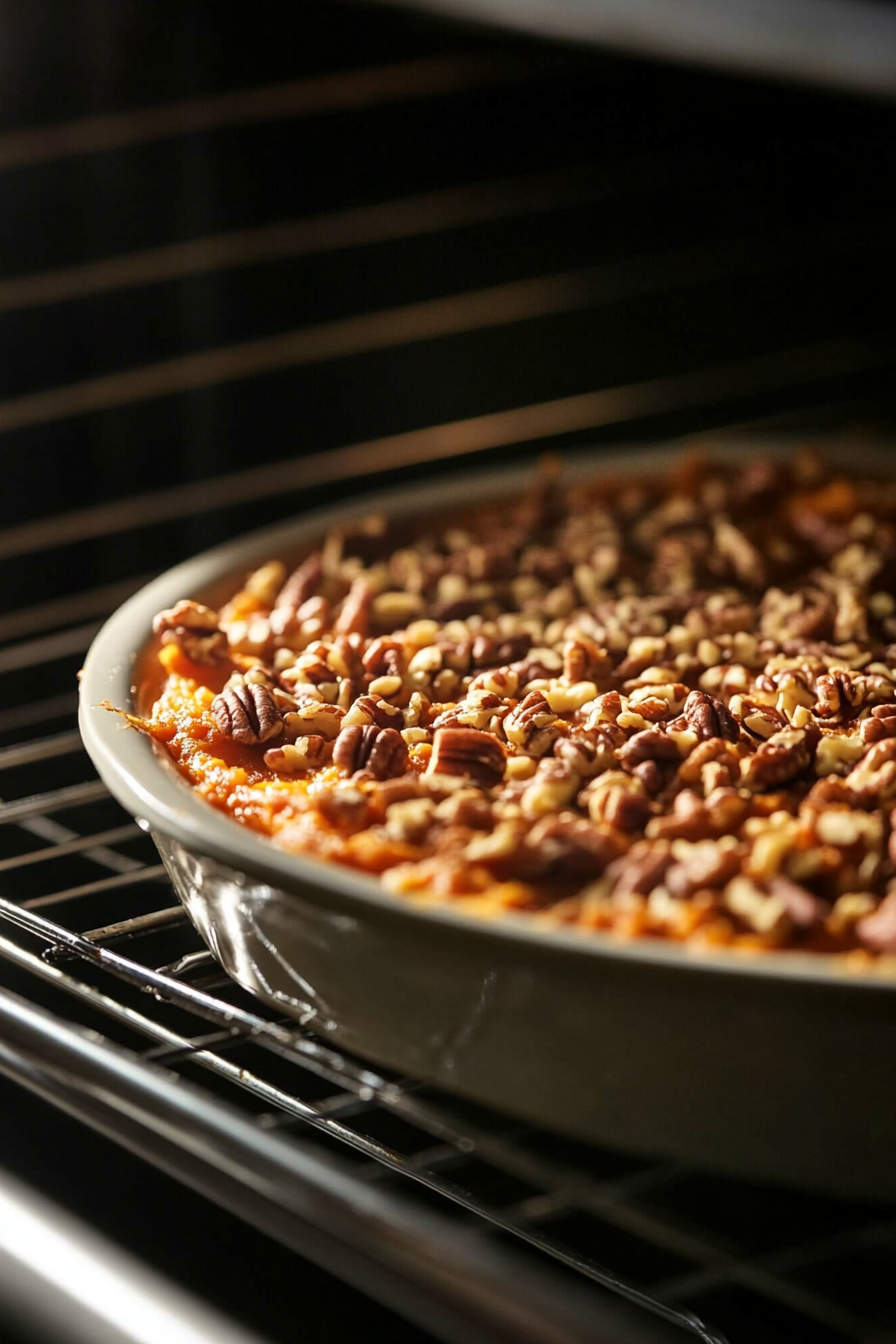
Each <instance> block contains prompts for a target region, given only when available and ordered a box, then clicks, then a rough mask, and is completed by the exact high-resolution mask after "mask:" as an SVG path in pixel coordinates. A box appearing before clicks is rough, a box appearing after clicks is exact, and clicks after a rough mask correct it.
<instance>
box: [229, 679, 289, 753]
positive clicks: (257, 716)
mask: <svg viewBox="0 0 896 1344" xmlns="http://www.w3.org/2000/svg"><path fill="white" fill-rule="evenodd" d="M211 711H212V717H213V718H214V720H215V723H216V724H217V725H218V728H219V729H220V731H221V732H222V733H223V734H224V736H225V737H231V738H233V740H234V741H235V742H243V743H245V744H246V745H247V746H254V745H255V744H256V743H258V742H269V741H270V739H271V738H272V737H277V736H279V734H280V733H282V732H283V716H282V715H281V713H280V711H279V709H278V708H277V705H276V704H275V702H274V697H273V696H272V695H271V692H270V691H269V690H268V689H267V687H266V686H259V685H255V684H244V685H242V686H234V687H231V688H230V689H229V690H225V691H222V692H221V694H220V695H216V696H215V698H214V700H213V701H212V705H211Z"/></svg>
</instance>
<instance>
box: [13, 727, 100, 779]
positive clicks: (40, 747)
mask: <svg viewBox="0 0 896 1344" xmlns="http://www.w3.org/2000/svg"><path fill="white" fill-rule="evenodd" d="M83 745H84V744H83V743H82V741H81V734H80V733H79V732H78V730H77V728H73V729H71V731H70V732H67V733H56V734H55V735H54V736H53V737H41V738H38V739H37V741H36V742H20V743H18V744H17V745H16V746H14V747H3V748H2V749H0V770H11V769H12V768H13V766H16V765H30V764H31V763H32V762H33V761H46V760H48V759H50V758H51V757H53V756H68V755H71V753H72V752H73V751H82V750H83Z"/></svg>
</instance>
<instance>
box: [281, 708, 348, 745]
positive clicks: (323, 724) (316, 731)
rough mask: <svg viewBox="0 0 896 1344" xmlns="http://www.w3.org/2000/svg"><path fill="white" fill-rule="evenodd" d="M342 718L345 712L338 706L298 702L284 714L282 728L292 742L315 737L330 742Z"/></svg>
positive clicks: (340, 724)
mask: <svg viewBox="0 0 896 1344" xmlns="http://www.w3.org/2000/svg"><path fill="white" fill-rule="evenodd" d="M344 718H345V712H344V711H343V710H341V709H340V708H339V706H338V705H328V704H324V703H323V702H322V701H320V700H300V701H299V703H298V705H297V707H296V708H295V709H294V710H291V711H290V712H289V713H287V714H284V716H283V726H284V728H285V729H286V734H287V737H289V738H290V740H292V741H294V740H295V739H296V738H299V737H308V736H313V735H316V736H318V737H325V738H326V739H327V741H328V742H332V741H333V739H334V738H335V737H336V736H337V734H338V732H339V729H340V727H341V726H342V720H343V719H344Z"/></svg>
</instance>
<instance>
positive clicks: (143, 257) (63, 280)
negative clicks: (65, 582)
mask: <svg viewBox="0 0 896 1344" xmlns="http://www.w3.org/2000/svg"><path fill="white" fill-rule="evenodd" d="M689 167H690V171H691V172H693V171H694V169H693V165H689ZM670 171H671V166H670V165H669V164H657V163H656V162H655V161H654V162H653V163H648V164H645V165H638V167H636V168H635V169H627V170H626V171H625V172H624V174H622V175H617V174H615V173H613V172H602V173H599V174H598V173H597V172H595V169H594V166H593V164H587V163H585V164H577V165H576V166H575V167H573V168H564V169H562V170H560V171H558V172H553V173H539V174H527V175H525V176H520V177H513V178H497V179H491V180H489V181H485V182H474V183H470V184H469V185H467V186H462V187H447V188H445V189H443V190H441V191H431V192H425V193H423V194H421V195H417V196H403V197H398V198H395V199H393V200H387V201H377V202H375V203H374V204H372V205H362V206H356V207H355V208H353V209H351V210H337V211H332V212H331V213H329V214H323V215H311V216H308V217H307V218H302V219H287V220H281V221H278V222H277V223H276V224H266V225H264V226H263V227H261V228H258V229H236V230H231V231H230V232H228V233H217V234H211V235H207V236H205V237H203V238H191V239H189V240H188V241H187V242H179V243H169V244H167V245H165V246H163V247H154V248H148V249H146V250H144V251H141V252H129V253H125V254H124V255H121V256H114V257H103V258H102V260H100V261H89V262H85V263H82V264H81V265H78V266H68V267H65V268H60V269H58V270H51V271H40V272H38V273H36V274H31V275H22V276H13V277H12V278H10V279H8V280H0V312H7V311H9V310H11V309H17V308H32V307H37V306H46V305H50V304H56V303H62V302H65V301H67V300H71V299H79V298H84V297H86V296H88V295H90V296H93V295H96V294H102V293H105V292H108V291H110V290H120V289H124V288H129V287H133V286H143V285H152V284H159V283H162V282H164V281H171V280H182V279H185V278H187V277H188V276H194V275H202V274H206V273H208V272H210V271H222V270H229V269H231V268H233V267H240V266H252V265H259V264H261V263H268V262H272V261H278V260H282V259H284V258H288V257H303V256H314V255H318V254H320V253H324V252H332V251H335V250H336V249H344V248H352V247H365V246H370V245H371V244H375V243H383V242H391V241H397V240H399V239H403V238H416V237H420V236H421V235H426V234H430V233H436V232H439V233H441V232H444V231H446V230H448V229H456V228H461V227H466V226H469V225H471V224H487V223H493V222H497V221H500V220H505V219H508V218H513V217H514V216H517V215H528V214H544V213H547V212H550V211H554V210H559V209H563V208H564V207H568V206H570V205H574V204H577V203H579V202H589V201H598V200H602V199H606V198H607V197H616V196H618V195H621V194H622V193H623V192H627V191H644V190H647V189H651V188H657V187H660V186H663V185H665V184H666V182H667V181H668V178H669V174H670ZM0 632H2V622H0ZM0 637H2V634H0Z"/></svg>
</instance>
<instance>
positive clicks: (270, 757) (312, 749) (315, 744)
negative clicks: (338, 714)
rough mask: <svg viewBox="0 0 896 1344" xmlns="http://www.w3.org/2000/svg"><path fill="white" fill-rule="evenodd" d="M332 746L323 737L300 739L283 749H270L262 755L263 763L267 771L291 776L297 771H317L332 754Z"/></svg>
mask: <svg viewBox="0 0 896 1344" xmlns="http://www.w3.org/2000/svg"><path fill="white" fill-rule="evenodd" d="M332 749H333V744H332V742H328V741H327V740H326V738H323V737H316V736H311V737H300V738H297V739H296V741H295V742H294V743H289V744H287V745H286V746H283V747H271V748H270V749H269V750H268V751H266V752H265V754H264V763H265V765H266V766H267V767H268V769H269V770H277V771H279V772H280V773H281V774H287V775H291V774H294V773H295V772H296V771H297V770H318V769H320V767H321V766H322V765H326V763H327V761H328V760H329V759H330V756H331V754H332Z"/></svg>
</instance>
